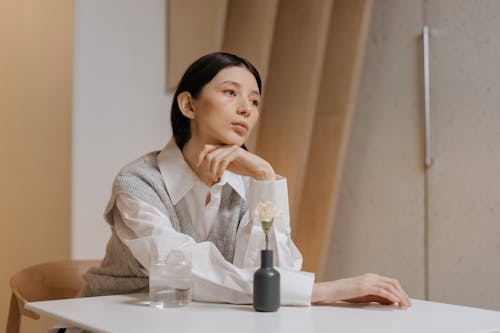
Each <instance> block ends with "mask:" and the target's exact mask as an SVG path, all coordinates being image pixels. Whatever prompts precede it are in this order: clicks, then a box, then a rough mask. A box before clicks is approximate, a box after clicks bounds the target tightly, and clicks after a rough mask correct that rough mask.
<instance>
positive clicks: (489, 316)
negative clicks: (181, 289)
mask: <svg viewBox="0 0 500 333" xmlns="http://www.w3.org/2000/svg"><path fill="white" fill-rule="evenodd" d="M147 297H148V296H147V295H146V294H136V295H117V296H101V297H87V298H74V299H66V300H57V301H43V302H31V303H27V304H26V308H27V309H29V310H33V311H35V312H38V313H40V314H42V315H47V316H49V317H52V318H56V319H58V320H61V321H63V322H66V323H69V324H72V325H75V326H78V327H82V328H86V329H88V330H91V331H93V332H121V333H129V332H130V333H132V332H134V333H136V332H150V333H154V332H162V333H164V332H167V331H168V332H181V333H183V332H203V333H209V332H214V333H215V332H217V333H221V332H231V333H244V332H259V333H263V332H273V333H278V332H301V333H304V332H383V333H390V332H454V333H456V332H482V333H486V332H500V312H497V311H490V310H482V309H477V308H470V307H464V306H456V305H448V304H443V303H435V302H428V301H420V300H412V302H413V306H412V307H411V308H409V309H408V310H400V309H398V308H396V307H393V306H382V305H378V304H367V305H352V304H338V305H335V306H311V307H292V306H282V307H281V308H280V309H279V310H278V312H274V313H262V312H255V311H254V309H253V307H252V306H251V305H231V304H217V303H199V302H193V303H191V304H190V305H189V306H186V307H182V308H169V309H156V308H151V307H149V306H148V302H147Z"/></svg>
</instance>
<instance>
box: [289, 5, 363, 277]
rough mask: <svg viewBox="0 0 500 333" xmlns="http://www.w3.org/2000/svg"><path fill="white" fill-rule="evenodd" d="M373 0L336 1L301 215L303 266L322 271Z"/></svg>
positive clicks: (298, 232) (298, 231)
mask: <svg viewBox="0 0 500 333" xmlns="http://www.w3.org/2000/svg"><path fill="white" fill-rule="evenodd" d="M371 9H372V0H336V1H335V4H334V6H333V10H332V14H331V26H330V31H329V38H328V46H327V50H326V56H325V64H324V68H323V77H322V81H321V88H320V92H319V98H318V107H317V111H316V117H315V121H314V130H313V134H312V139H311V145H310V150H309V156H308V164H307V171H306V173H305V182H304V186H303V191H302V196H301V198H302V199H301V201H300V209H299V213H298V219H297V224H296V226H297V228H296V241H297V244H298V247H299V248H300V250H301V252H302V254H303V256H304V270H307V271H312V272H316V273H319V272H320V271H321V262H322V260H323V259H322V255H323V252H324V249H325V248H326V242H327V241H328V235H329V234H330V228H331V227H332V225H333V220H334V216H335V207H336V203H337V198H338V194H339V186H340V182H341V178H342V169H343V165H344V160H345V156H346V150H347V146H348V145H347V144H348V140H349V133H350V129H351V121H352V117H353V114H354V111H355V107H356V98H357V92H358V87H359V81H360V76H361V68H362V63H363V55H364V49H365V44H366V36H367V33H368V28H369V20H370V16H371Z"/></svg>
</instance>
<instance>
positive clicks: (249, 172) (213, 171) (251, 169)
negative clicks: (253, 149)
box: [196, 145, 276, 181]
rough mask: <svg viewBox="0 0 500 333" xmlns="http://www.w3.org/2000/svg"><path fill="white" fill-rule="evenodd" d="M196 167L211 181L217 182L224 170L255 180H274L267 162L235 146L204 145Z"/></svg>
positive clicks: (274, 176)
mask: <svg viewBox="0 0 500 333" xmlns="http://www.w3.org/2000/svg"><path fill="white" fill-rule="evenodd" d="M196 167H197V168H201V170H203V171H202V172H203V173H204V174H206V175H208V177H209V178H210V179H211V180H212V181H218V179H219V178H220V177H221V176H222V174H223V173H224V171H225V170H226V169H227V170H229V171H231V172H234V173H236V174H239V175H242V176H251V177H253V178H255V179H257V180H275V179H276V174H275V173H274V170H273V168H272V167H271V165H270V164H269V163H268V162H267V161H265V160H264V159H263V158H261V157H260V156H257V155H255V154H252V153H250V152H249V151H246V150H244V149H242V148H241V147H239V146H235V145H226V146H219V145H205V146H204V147H203V149H202V151H201V152H200V153H199V155H198V161H197V163H196Z"/></svg>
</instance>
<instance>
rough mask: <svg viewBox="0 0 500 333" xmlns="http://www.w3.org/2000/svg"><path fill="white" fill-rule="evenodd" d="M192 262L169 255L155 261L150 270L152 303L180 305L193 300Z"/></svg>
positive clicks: (156, 304)
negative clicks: (164, 258)
mask: <svg viewBox="0 0 500 333" xmlns="http://www.w3.org/2000/svg"><path fill="white" fill-rule="evenodd" d="M191 285H192V278H191V263H190V260H187V259H186V258H181V257H179V256H169V257H168V258H167V260H166V261H160V262H154V263H152V264H151V267H150V271H149V297H150V305H151V306H154V307H157V308H166V307H179V306H184V305H187V304H189V303H190V302H191Z"/></svg>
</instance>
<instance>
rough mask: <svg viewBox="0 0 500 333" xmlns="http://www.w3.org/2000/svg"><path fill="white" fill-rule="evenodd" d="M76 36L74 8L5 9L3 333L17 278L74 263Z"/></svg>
mask: <svg viewBox="0 0 500 333" xmlns="http://www.w3.org/2000/svg"><path fill="white" fill-rule="evenodd" d="M72 34H73V3H72V1H65V0H50V1H49V0H47V1H37V0H32V1H29V0H2V1H1V2H0V50H1V51H0V156H1V162H0V214H1V215H0V216H1V223H2V232H1V238H0V246H1V247H0V258H1V259H0V285H1V288H0V314H1V316H0V329H1V330H4V329H5V325H6V319H7V312H8V304H9V297H10V288H9V284H8V283H9V277H10V275H11V274H12V273H13V272H15V271H16V270H19V269H20V268H22V267H24V266H27V265H30V264H33V263H39V262H43V261H48V260H55V259H64V258H69V256H70V167H71V165H70V161H71V156H70V152H71V86H72V85H71V77H72ZM23 321H24V325H23V324H22V330H23V331H24V332H29V331H32V332H34V331H41V328H39V327H37V325H33V323H34V321H32V320H30V319H24V320H23Z"/></svg>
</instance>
